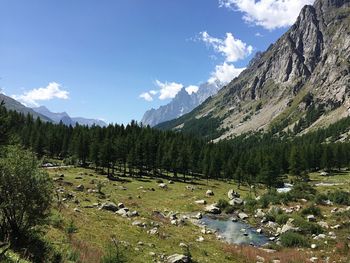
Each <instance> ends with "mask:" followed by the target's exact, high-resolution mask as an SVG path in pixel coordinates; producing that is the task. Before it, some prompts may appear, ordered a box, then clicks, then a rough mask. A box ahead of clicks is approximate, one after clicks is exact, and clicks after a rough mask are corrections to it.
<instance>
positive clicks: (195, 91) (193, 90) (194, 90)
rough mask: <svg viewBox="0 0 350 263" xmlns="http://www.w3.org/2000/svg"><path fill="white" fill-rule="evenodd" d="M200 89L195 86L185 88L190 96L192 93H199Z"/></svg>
mask: <svg viewBox="0 0 350 263" xmlns="http://www.w3.org/2000/svg"><path fill="white" fill-rule="evenodd" d="M198 89H199V87H198V86H195V85H190V86H188V87H186V88H185V90H186V91H187V93H188V94H190V95H191V94H192V93H197V91H198Z"/></svg>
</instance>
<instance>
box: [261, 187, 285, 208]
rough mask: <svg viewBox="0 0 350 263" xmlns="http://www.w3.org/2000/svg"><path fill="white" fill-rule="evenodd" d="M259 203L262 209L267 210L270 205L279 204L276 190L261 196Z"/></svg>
mask: <svg viewBox="0 0 350 263" xmlns="http://www.w3.org/2000/svg"><path fill="white" fill-rule="evenodd" d="M259 203H260V206H261V207H262V208H267V207H268V206H269V205H270V204H273V205H278V204H281V200H280V195H279V194H278V193H277V191H276V190H270V191H268V192H267V193H266V194H264V195H263V196H261V198H260V200H259Z"/></svg>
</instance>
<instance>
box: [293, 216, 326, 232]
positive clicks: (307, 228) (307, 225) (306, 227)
mask: <svg viewBox="0 0 350 263" xmlns="http://www.w3.org/2000/svg"><path fill="white" fill-rule="evenodd" d="M293 224H294V225H295V226H296V227H299V229H300V232H301V233H302V234H315V235H318V234H322V233H323V229H322V227H321V226H320V225H318V224H316V223H312V222H308V221H306V220H305V219H304V218H302V217H300V216H296V217H295V218H294V221H293Z"/></svg>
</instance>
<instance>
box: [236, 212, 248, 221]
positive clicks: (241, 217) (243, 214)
mask: <svg viewBox="0 0 350 263" xmlns="http://www.w3.org/2000/svg"><path fill="white" fill-rule="evenodd" d="M238 217H239V218H240V219H242V220H245V219H247V218H248V217H249V216H248V215H247V214H246V213H243V212H241V213H239V214H238Z"/></svg>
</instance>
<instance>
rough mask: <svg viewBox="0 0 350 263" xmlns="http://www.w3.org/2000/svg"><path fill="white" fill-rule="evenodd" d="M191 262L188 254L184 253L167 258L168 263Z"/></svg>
mask: <svg viewBox="0 0 350 263" xmlns="http://www.w3.org/2000/svg"><path fill="white" fill-rule="evenodd" d="M188 262H190V260H189V258H188V256H185V255H182V254H174V255H171V256H169V257H168V258H167V263H188Z"/></svg>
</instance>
